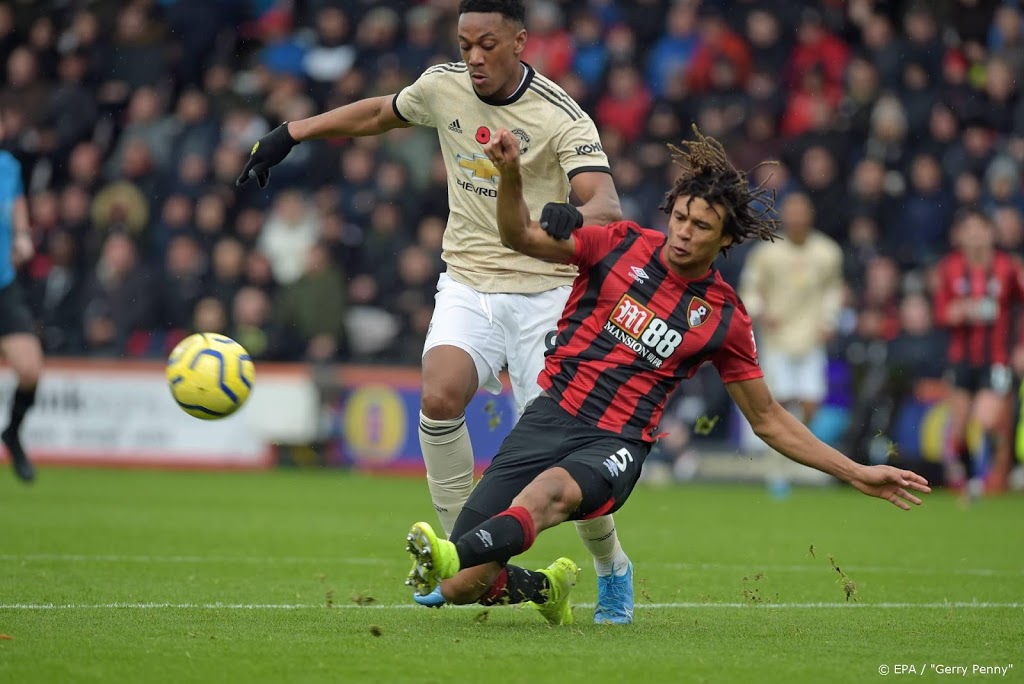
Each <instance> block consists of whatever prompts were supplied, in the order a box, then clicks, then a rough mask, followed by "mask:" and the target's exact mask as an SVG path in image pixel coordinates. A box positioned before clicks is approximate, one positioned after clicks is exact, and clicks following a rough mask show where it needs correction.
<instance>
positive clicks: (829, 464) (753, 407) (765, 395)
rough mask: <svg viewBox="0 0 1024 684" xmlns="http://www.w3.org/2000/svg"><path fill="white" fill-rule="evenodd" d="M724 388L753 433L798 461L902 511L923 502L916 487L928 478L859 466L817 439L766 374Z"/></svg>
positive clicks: (922, 486)
mask: <svg viewBox="0 0 1024 684" xmlns="http://www.w3.org/2000/svg"><path fill="white" fill-rule="evenodd" d="M726 389H728V390H729V396H731V397H732V400H733V401H735V402H736V405H737V406H738V407H739V409H740V411H742V412H743V415H744V416H746V418H747V420H748V421H749V422H750V426H751V427H752V428H753V429H754V433H755V434H757V436H758V437H760V438H761V439H762V440H764V442H765V443H766V444H767V445H768V446H770V447H771V448H773V449H775V450H776V451H778V452H779V453H781V454H782V455H783V456H786V457H787V458H789V459H791V460H794V461H796V462H797V463H802V464H803V465H806V466H810V467H812V468H817V469H818V470H821V471H823V472H826V473H828V474H829V475H832V476H834V477H837V478H839V479H840V480H843V481H844V482H848V483H850V484H851V485H853V486H854V487H856V488H857V489H858V490H860V491H861V492H863V493H865V494H868V495H870V496H876V497H878V498H880V499H885V500H886V501H888V502H890V503H891V504H893V505H894V506H897V507H899V508H902V509H903V510H909V509H910V504H914V505H915V506H919V505H920V504H921V499H919V498H918V497H917V496H915V495H914V494H913V493H912V492H913V491H918V492H924V493H927V492H930V491H931V488H930V487H929V486H928V480H926V479H924V478H923V477H921V476H920V475H918V474H917V473H914V472H911V471H909V470H901V469H899V468H893V467H892V466H886V465H876V466H865V465H861V464H860V463H856V462H855V461H852V460H850V459H849V458H847V457H846V456H844V455H843V454H841V453H839V452H838V451H836V450H835V449H833V448H832V447H830V446H829V445H827V444H825V443H824V442H822V441H821V440H819V439H818V438H817V437H815V436H814V435H813V434H812V433H811V431H810V430H808V429H807V427H806V426H805V425H804V424H803V423H801V422H800V421H799V420H797V419H796V416H794V415H793V414H791V413H790V412H789V411H787V410H786V409H784V408H783V407H782V406H781V405H780V404H779V403H778V402H777V401H775V399H774V398H773V397H772V395H771V392H770V391H769V390H768V385H767V384H765V381H764V379H763V378H756V379H754V380H743V381H740V382H731V383H728V384H727V385H726Z"/></svg>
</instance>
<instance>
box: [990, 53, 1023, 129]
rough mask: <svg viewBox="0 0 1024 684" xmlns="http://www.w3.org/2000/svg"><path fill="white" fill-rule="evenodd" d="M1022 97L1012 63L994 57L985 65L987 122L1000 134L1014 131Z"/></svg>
mask: <svg viewBox="0 0 1024 684" xmlns="http://www.w3.org/2000/svg"><path fill="white" fill-rule="evenodd" d="M1019 102H1020V97H1019V94H1018V90H1017V83H1016V76H1015V75H1014V73H1013V69H1012V67H1011V66H1010V63H1009V62H1008V61H1007V60H1005V59H1003V58H1002V57H993V58H991V59H989V60H988V62H987V63H986V65H985V104H984V111H985V122H986V124H987V125H988V127H989V128H990V129H992V130H994V131H996V132H998V133H1001V134H1008V133H1011V132H1013V131H1014V123H1015V121H1014V119H1015V114H1016V112H1017V111H1018V109H1019Z"/></svg>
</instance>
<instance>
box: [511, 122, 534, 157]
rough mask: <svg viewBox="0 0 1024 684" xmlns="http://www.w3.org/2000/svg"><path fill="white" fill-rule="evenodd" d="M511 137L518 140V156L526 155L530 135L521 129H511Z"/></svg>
mask: <svg viewBox="0 0 1024 684" xmlns="http://www.w3.org/2000/svg"><path fill="white" fill-rule="evenodd" d="M512 135H514V136H516V138H518V139H519V154H521V155H522V154H526V151H527V150H529V149H530V135H529V134H528V133H527V132H526V131H524V130H523V129H522V128H513V129H512Z"/></svg>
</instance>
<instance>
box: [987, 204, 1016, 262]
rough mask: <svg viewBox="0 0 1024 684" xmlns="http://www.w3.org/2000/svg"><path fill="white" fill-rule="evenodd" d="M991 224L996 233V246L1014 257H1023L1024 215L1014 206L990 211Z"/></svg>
mask: <svg viewBox="0 0 1024 684" xmlns="http://www.w3.org/2000/svg"><path fill="white" fill-rule="evenodd" d="M991 216H992V223H993V225H994V226H995V231H996V246H997V247H998V248H999V249H1001V250H1004V251H1006V252H1009V253H1011V254H1013V255H1015V256H1018V257H1021V256H1024V213H1022V211H1021V210H1020V209H1018V208H1017V207H1015V206H1005V207H997V208H995V209H993V210H992V214H991Z"/></svg>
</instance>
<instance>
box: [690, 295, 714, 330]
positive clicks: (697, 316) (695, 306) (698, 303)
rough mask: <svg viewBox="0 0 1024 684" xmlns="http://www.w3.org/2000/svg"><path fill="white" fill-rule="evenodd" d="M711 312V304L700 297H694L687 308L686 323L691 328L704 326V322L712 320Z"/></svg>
mask: <svg viewBox="0 0 1024 684" xmlns="http://www.w3.org/2000/svg"><path fill="white" fill-rule="evenodd" d="M711 311H712V309H711V305H710V304H708V303H707V302H705V301H704V300H703V299H701V298H700V297H693V298H691V299H690V304H689V306H687V307H686V322H687V323H688V324H689V325H690V327H691V328H696V327H698V326H701V325H704V322H705V321H707V320H708V319H709V318H711Z"/></svg>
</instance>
